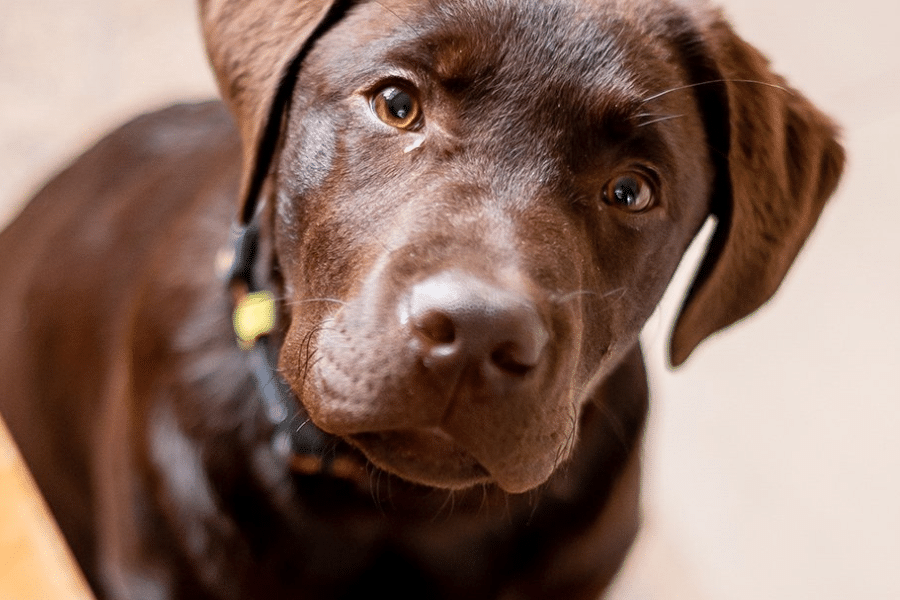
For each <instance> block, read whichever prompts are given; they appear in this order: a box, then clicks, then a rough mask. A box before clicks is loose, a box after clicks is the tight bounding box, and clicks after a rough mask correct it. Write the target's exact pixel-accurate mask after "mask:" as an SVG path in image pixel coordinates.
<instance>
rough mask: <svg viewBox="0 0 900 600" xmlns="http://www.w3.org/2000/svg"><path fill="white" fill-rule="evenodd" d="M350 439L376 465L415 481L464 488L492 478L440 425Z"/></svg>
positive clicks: (364, 435) (422, 483) (377, 433)
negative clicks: (438, 426)
mask: <svg viewBox="0 0 900 600" xmlns="http://www.w3.org/2000/svg"><path fill="white" fill-rule="evenodd" d="M347 439H348V441H349V442H350V443H351V444H353V445H354V446H356V447H357V448H358V449H359V450H360V451H361V452H362V453H363V454H364V455H365V456H366V458H368V459H369V461H371V463H372V464H373V465H375V466H376V467H378V468H379V469H381V470H383V471H386V472H388V473H391V474H392V475H396V476H397V477H400V478H402V479H405V480H407V481H410V482H412V483H417V484H421V485H427V486H431V487H438V488H444V489H463V488H468V487H471V486H474V485H478V484H482V483H487V482H489V481H491V476H490V474H489V473H488V471H487V469H485V468H484V467H483V466H482V465H481V464H480V463H479V462H478V461H477V460H476V459H475V458H474V457H473V456H472V455H471V454H470V453H468V452H467V451H465V450H464V449H463V448H461V447H460V446H459V445H458V444H457V443H456V442H455V441H454V440H453V438H452V437H451V436H449V435H447V434H446V433H444V432H443V431H442V430H441V429H438V428H424V429H407V430H400V431H381V432H375V433H358V434H354V435H352V436H349V437H348V438H347Z"/></svg>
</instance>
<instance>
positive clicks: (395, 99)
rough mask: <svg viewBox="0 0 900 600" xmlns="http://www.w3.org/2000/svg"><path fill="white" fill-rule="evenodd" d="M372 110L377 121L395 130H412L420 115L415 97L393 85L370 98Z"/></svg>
mask: <svg viewBox="0 0 900 600" xmlns="http://www.w3.org/2000/svg"><path fill="white" fill-rule="evenodd" d="M372 110H374V111H375V114H376V115H377V116H378V118H379V119H381V120H382V121H383V122H385V123H387V124H388V125H390V126H391V127H396V128H397V129H412V128H413V127H415V126H416V125H417V124H418V122H419V117H420V115H421V109H420V108H419V101H418V100H417V99H416V97H415V96H414V95H413V94H412V93H411V92H408V91H406V90H405V89H403V88H400V87H397V86H395V85H391V86H388V87H385V88H382V89H380V90H378V92H377V93H376V94H375V96H374V97H373V98H372Z"/></svg>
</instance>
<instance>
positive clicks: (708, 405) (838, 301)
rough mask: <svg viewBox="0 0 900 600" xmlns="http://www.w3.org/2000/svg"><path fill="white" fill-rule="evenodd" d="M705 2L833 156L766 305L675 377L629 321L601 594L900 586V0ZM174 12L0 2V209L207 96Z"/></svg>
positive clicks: (181, 14)
mask: <svg viewBox="0 0 900 600" xmlns="http://www.w3.org/2000/svg"><path fill="white" fill-rule="evenodd" d="M724 5H725V6H726V9H727V11H728V13H729V14H730V15H731V17H732V20H733V21H734V22H735V24H736V26H737V28H738V30H739V31H740V32H741V33H742V34H743V35H744V36H745V37H746V38H747V39H749V40H750V41H751V42H753V43H755V44H756V45H757V46H759V47H760V48H762V49H763V50H764V51H765V52H766V53H767V54H769V55H770V56H771V57H772V58H773V60H774V64H775V66H776V68H777V69H778V70H779V71H781V72H782V73H784V74H785V75H787V76H788V78H789V79H790V80H791V82H792V83H794V84H795V85H796V86H797V87H799V88H800V89H801V90H803V91H804V92H806V93H807V94H808V95H809V96H810V97H811V98H813V99H814V100H815V101H816V102H817V103H818V104H819V105H820V106H822V107H824V108H825V109H827V110H828V111H829V112H830V113H831V114H833V115H834V116H835V117H836V118H837V119H838V120H839V121H840V122H841V123H842V124H843V125H844V127H845V141H846V145H847V148H848V151H849V157H850V162H849V167H848V171H847V174H846V176H845V178H844V180H843V183H842V185H841V188H840V190H839V193H838V194H837V196H836V197H835V199H834V201H833V202H832V203H831V205H830V206H829V208H828V209H827V211H826V214H825V216H824V217H823V219H822V221H821V224H820V227H819V228H818V229H817V231H816V232H815V234H814V236H813V238H812V239H811V241H810V242H809V244H808V245H807V247H806V249H805V251H804V252H803V254H802V255H801V257H800V259H799V261H798V262H797V264H796V265H795V268H794V270H793V271H792V273H791V275H790V277H789V278H788V280H787V281H786V283H785V284H784V285H783V287H782V289H781V291H780V292H779V294H778V296H777V298H776V300H775V301H773V302H772V303H770V304H769V305H767V306H766V307H765V308H764V309H763V310H762V311H760V312H759V313H757V314H756V315H755V316H754V317H752V318H751V319H749V320H748V321H747V322H746V323H742V324H740V325H738V326H736V327H734V328H733V329H731V330H729V331H728V332H726V333H724V334H721V335H719V336H717V338H716V339H715V340H712V341H710V342H709V343H707V344H706V345H705V346H704V347H703V348H702V349H701V350H700V351H699V352H698V353H697V354H695V356H694V357H692V359H691V360H690V362H689V363H688V364H687V365H686V366H685V367H684V368H682V369H679V370H678V371H677V372H674V373H672V372H669V371H667V370H666V369H665V367H664V363H663V361H662V348H661V344H662V342H663V341H664V339H665V336H666V335H667V333H666V330H667V326H668V324H669V322H670V320H671V315H672V313H673V311H674V304H673V303H672V302H671V301H670V302H668V303H667V304H666V306H665V308H664V310H663V311H662V312H661V314H660V316H659V317H657V318H655V319H653V321H652V322H651V324H650V325H649V326H648V329H647V332H646V333H647V336H646V337H647V339H648V340H649V341H650V345H651V347H652V349H651V351H650V354H651V367H652V374H653V387H654V400H653V413H652V419H651V427H650V432H649V436H648V444H647V450H646V454H647V459H648V460H647V464H648V467H647V472H646V476H645V479H646V485H645V488H646V489H645V496H644V497H645V505H646V509H647V527H646V528H645V532H644V534H643V535H642V537H641V540H640V543H639V544H638V546H637V548H636V550H635V553H634V556H633V557H632V560H631V562H630V563H629V567H628V569H626V574H625V576H624V577H623V581H622V582H621V585H620V587H619V589H618V590H617V592H616V594H615V597H616V598H621V599H624V600H644V599H661V600H669V599H681V598H684V599H691V600H744V599H746V600H751V599H752V600H758V599H760V598H765V599H767V600H805V599H809V600H831V599H834V600H838V599H840V600H844V599H846V598H866V599H867V600H893V599H896V598H900V435H898V431H900V386H898V380H900V318H898V316H897V310H898V302H897V300H896V299H897V298H898V296H900V236H898V234H897V230H898V229H900V226H898V223H900V198H898V195H900V194H898V192H897V191H896V186H895V185H894V182H893V177H892V176H893V175H894V174H896V173H897V172H898V171H900V149H898V148H900V146H898V142H897V140H900V102H898V96H900V44H898V42H897V39H898V38H897V34H896V23H897V22H898V19H900V5H898V4H897V3H895V2H892V1H891V2H889V1H888V0H858V1H856V2H847V1H846V0H844V1H842V2H838V1H836V0H819V1H816V2H812V1H810V0H795V1H794V2H784V1H783V0H728V1H726V2H724ZM193 11H194V6H193V2H191V1H190V0H177V1H176V0H115V1H113V0H84V1H82V2H77V3H75V2H67V1H63V0H3V1H2V2H0V182H2V183H0V219H4V218H5V217H6V216H7V215H9V214H11V212H12V211H13V210H14V206H15V205H16V204H17V203H18V202H19V201H20V200H21V199H22V198H23V197H24V196H25V195H26V193H27V192H28V191H29V190H30V189H33V187H34V186H35V185H37V184H38V183H39V182H40V180H41V179H42V178H43V176H44V174H45V173H47V172H48V171H49V170H52V169H54V168H56V167H58V166H59V165H60V164H61V162H62V161H63V160H64V159H65V158H66V157H68V156H71V155H72V154H73V153H75V152H77V150H78V149H79V148H81V147H82V146H83V145H84V144H85V143H87V142H88V141H89V140H91V139H94V138H96V137H97V136H99V135H100V134H101V133H102V132H103V131H104V130H105V129H106V128H108V127H109V126H111V125H112V124H113V123H115V122H117V121H120V120H121V119H122V118H124V117H126V116H129V115H131V114H133V113H135V112H138V111H140V110H144V109H147V108H152V107H156V106H159V105H161V104H163V103H165V102H167V101H171V100H176V99H182V98H199V97H203V96H205V95H207V94H210V93H211V91H212V89H213V85H212V82H211V78H210V76H209V74H208V72H207V71H206V68H205V65H204V59H203V56H202V51H201V50H200V46H199V41H198V37H199V36H198V34H197V31H196V24H195V23H194V21H193ZM676 295H677V294H676ZM4 517H6V515H0V530H2V528H3V527H4ZM0 574H2V570H0Z"/></svg>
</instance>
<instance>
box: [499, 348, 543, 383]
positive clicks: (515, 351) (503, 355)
mask: <svg viewBox="0 0 900 600" xmlns="http://www.w3.org/2000/svg"><path fill="white" fill-rule="evenodd" d="M491 363H493V364H494V366H495V367H497V368H498V369H500V370H501V371H505V372H507V373H509V374H510V375H519V376H522V375H525V374H526V373H528V372H529V371H530V370H531V369H533V368H534V367H535V364H534V363H533V362H531V361H528V362H526V361H524V360H523V357H522V352H521V351H520V350H519V348H517V347H516V346H515V345H513V344H506V345H503V346H501V347H499V348H497V349H496V350H494V351H493V352H492V353H491Z"/></svg>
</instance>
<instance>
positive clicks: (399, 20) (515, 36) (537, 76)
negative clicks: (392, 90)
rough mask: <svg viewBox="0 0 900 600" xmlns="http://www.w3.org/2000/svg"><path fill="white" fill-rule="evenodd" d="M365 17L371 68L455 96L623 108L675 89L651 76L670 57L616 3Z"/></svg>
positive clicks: (384, 8) (502, 2)
mask: <svg viewBox="0 0 900 600" xmlns="http://www.w3.org/2000/svg"><path fill="white" fill-rule="evenodd" d="M411 7H415V9H414V10H412V9H411ZM361 9H362V10H361V12H362V13H364V14H363V15H360V16H361V17H362V18H363V19H364V20H365V27H364V28H362V27H359V26H357V27H354V29H355V30H356V31H357V32H359V31H360V29H365V30H366V31H367V33H366V34H365V35H364V36H361V37H356V40H355V41H356V43H359V44H363V45H365V46H366V48H367V50H368V52H366V53H364V54H365V55H366V56H367V57H368V58H369V59H370V60H372V61H373V62H376V61H381V62H383V63H386V64H392V65H398V66H401V67H406V68H408V69H409V70H410V71H415V72H423V71H425V72H427V73H428V74H429V76H431V77H432V78H434V79H437V80H439V81H441V82H444V83H446V84H449V85H450V86H451V87H456V88H458V89H467V90H475V89H477V88H478V87H479V86H481V87H490V88H491V89H490V91H491V92H493V93H497V92H500V93H502V91H503V88H504V87H505V88H506V91H508V92H510V93H513V94H520V93H525V92H526V91H527V90H528V89H552V88H556V89H559V90H560V92H562V93H563V94H564V95H565V96H566V98H567V99H569V100H575V99H576V98H577V97H578V96H588V97H590V100H596V99H598V98H601V97H602V99H603V101H604V102H606V103H608V104H610V105H619V106H622V105H623V104H627V103H628V102H631V103H633V104H635V105H637V104H639V103H640V99H641V98H642V97H646V96H647V95H649V94H652V93H653V92H655V91H658V90H660V89H663V88H665V87H666V86H668V85H671V81H668V80H664V79H662V78H661V77H660V75H661V70H659V69H653V68H648V67H649V66H651V65H652V63H654V62H658V61H660V60H663V57H664V55H665V54H666V49H665V48H663V47H661V45H660V44H659V42H658V41H657V40H648V39H647V32H646V31H645V30H643V29H642V27H643V25H644V24H643V23H642V22H641V20H640V19H636V18H635V14H634V13H633V11H628V10H625V9H624V8H623V6H621V3H620V2H609V1H603V0H599V1H595V2H578V3H576V2H571V1H569V0H517V1H510V0H499V1H493V2H486V1H484V0H449V1H448V0H442V1H437V0H431V1H425V2H377V3H370V4H366V5H363V6H362V7H361ZM573 85H577V86H579V89H573Z"/></svg>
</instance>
